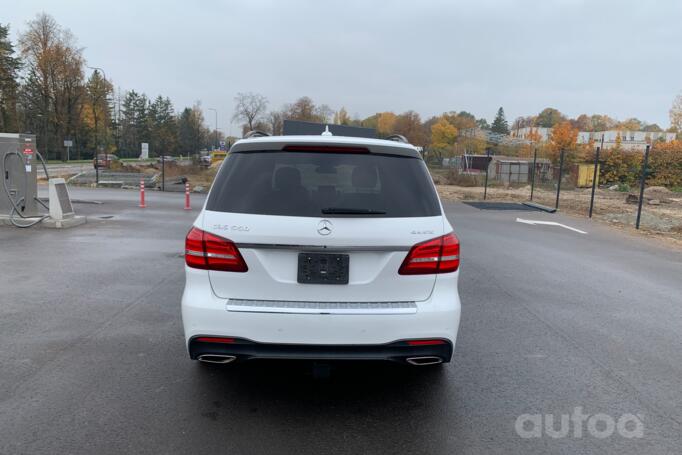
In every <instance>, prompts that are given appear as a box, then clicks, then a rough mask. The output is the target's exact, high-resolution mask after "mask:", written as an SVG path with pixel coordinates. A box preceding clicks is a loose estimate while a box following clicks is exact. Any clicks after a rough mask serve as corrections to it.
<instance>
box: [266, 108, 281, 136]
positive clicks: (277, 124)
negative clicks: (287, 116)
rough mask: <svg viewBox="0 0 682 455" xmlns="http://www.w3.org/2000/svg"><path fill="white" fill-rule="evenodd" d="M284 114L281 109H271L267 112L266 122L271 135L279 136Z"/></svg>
mask: <svg viewBox="0 0 682 455" xmlns="http://www.w3.org/2000/svg"><path fill="white" fill-rule="evenodd" d="M283 121H284V115H283V114H282V112H281V111H272V112H270V113H269V114H268V123H269V124H270V131H271V132H272V134H273V136H280V135H281V134H282V128H283Z"/></svg>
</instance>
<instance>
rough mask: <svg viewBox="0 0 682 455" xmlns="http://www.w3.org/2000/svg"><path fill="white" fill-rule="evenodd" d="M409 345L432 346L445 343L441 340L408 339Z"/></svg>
mask: <svg viewBox="0 0 682 455" xmlns="http://www.w3.org/2000/svg"><path fill="white" fill-rule="evenodd" d="M407 344H408V345H410V346H433V345H436V344H445V341H443V340H408V342H407Z"/></svg>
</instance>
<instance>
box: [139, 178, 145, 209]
mask: <svg viewBox="0 0 682 455" xmlns="http://www.w3.org/2000/svg"><path fill="white" fill-rule="evenodd" d="M145 207H146V205H144V180H140V208H141V209H143V208H145Z"/></svg>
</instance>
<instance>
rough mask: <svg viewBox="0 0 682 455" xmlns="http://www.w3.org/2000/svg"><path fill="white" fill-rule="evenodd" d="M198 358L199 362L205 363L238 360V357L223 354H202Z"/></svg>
mask: <svg viewBox="0 0 682 455" xmlns="http://www.w3.org/2000/svg"><path fill="white" fill-rule="evenodd" d="M197 359H198V360H199V362H204V363H230V362H233V361H234V360H236V359H237V357H235V356H233V355H222V354H201V355H200V356H199V357H198V358H197Z"/></svg>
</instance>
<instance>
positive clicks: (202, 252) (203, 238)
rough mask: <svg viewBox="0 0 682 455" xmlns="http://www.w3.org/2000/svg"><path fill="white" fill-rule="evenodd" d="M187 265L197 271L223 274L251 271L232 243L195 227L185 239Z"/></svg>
mask: <svg viewBox="0 0 682 455" xmlns="http://www.w3.org/2000/svg"><path fill="white" fill-rule="evenodd" d="M185 264H187V265H188V266H189V267H192V268H195V269H202V270H219V271H222V272H246V271H247V270H249V268H248V267H247V266H246V262H244V258H243V257H242V255H241V254H240V253H239V250H238V249H237V246H236V245H235V244H234V243H233V242H232V241H230V240H228V239H225V238H222V237H219V236H217V235H213V234H210V233H208V232H204V231H202V230H201V229H197V228H195V227H193V228H192V229H191V230H190V231H189V233H188V234H187V237H186V238H185Z"/></svg>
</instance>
